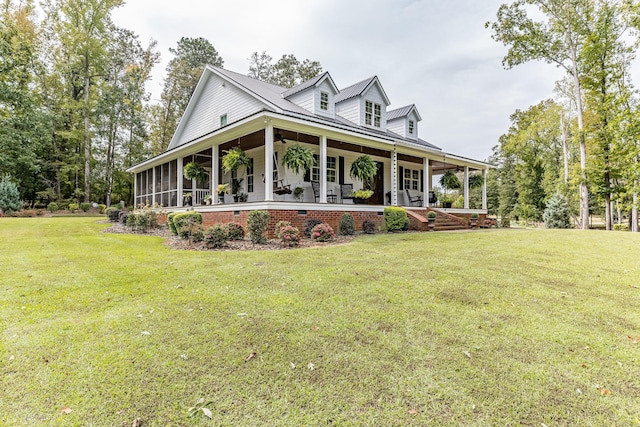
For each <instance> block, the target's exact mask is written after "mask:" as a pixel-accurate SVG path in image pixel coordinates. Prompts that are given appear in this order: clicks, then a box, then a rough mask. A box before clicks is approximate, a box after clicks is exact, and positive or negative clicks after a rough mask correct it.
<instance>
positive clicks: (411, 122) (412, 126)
mask: <svg viewBox="0 0 640 427" xmlns="http://www.w3.org/2000/svg"><path fill="white" fill-rule="evenodd" d="M414 126H415V124H414V123H413V120H409V135H413V129H414Z"/></svg>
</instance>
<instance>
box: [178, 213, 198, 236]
mask: <svg viewBox="0 0 640 427" xmlns="http://www.w3.org/2000/svg"><path fill="white" fill-rule="evenodd" d="M173 224H174V226H175V228H176V232H177V233H178V235H179V236H180V237H182V238H183V239H188V238H190V237H191V235H192V233H193V232H194V231H195V230H196V228H197V227H196V226H197V225H202V214H201V213H200V212H195V211H188V212H180V213H176V214H175V215H174V216H173Z"/></svg>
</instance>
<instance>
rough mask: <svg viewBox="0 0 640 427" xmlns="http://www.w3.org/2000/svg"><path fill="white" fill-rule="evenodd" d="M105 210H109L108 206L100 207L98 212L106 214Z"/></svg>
mask: <svg viewBox="0 0 640 427" xmlns="http://www.w3.org/2000/svg"><path fill="white" fill-rule="evenodd" d="M105 209H107V205H98V212H100V213H101V214H103V213H104V211H105Z"/></svg>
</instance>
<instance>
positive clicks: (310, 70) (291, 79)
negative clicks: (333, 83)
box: [248, 51, 322, 88]
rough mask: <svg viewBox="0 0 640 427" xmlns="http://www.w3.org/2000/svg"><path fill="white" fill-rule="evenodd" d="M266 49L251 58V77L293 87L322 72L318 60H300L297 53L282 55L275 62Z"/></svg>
mask: <svg viewBox="0 0 640 427" xmlns="http://www.w3.org/2000/svg"><path fill="white" fill-rule="evenodd" d="M272 59H273V58H271V56H269V55H268V54H267V52H266V51H263V52H262V53H260V54H259V53H258V52H253V53H252V54H251V58H249V74H248V75H249V77H253V78H254V79H258V80H262V81H265V82H268V83H272V84H275V85H278V86H282V87H287V88H291V87H294V86H296V85H299V84H300V83H302V82H305V81H307V80H309V79H312V78H313V77H315V76H317V75H318V74H320V73H321V72H322V65H320V62H318V61H311V60H309V59H305V60H304V61H302V62H300V61H299V60H298V59H297V58H296V57H295V55H292V54H288V55H282V58H280V59H279V60H278V61H277V62H276V63H275V64H271V61H272Z"/></svg>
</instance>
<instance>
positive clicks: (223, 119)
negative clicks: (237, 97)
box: [220, 114, 227, 127]
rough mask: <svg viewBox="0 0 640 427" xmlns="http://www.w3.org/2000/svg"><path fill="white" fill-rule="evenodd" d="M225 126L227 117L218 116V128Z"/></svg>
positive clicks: (224, 115)
mask: <svg viewBox="0 0 640 427" xmlns="http://www.w3.org/2000/svg"><path fill="white" fill-rule="evenodd" d="M226 125H227V115H226V114H223V115H221V116H220V127H224V126H226Z"/></svg>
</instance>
